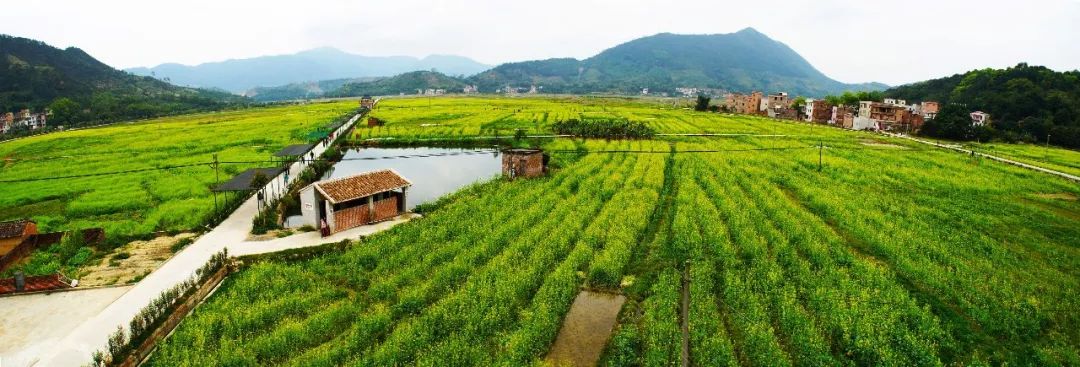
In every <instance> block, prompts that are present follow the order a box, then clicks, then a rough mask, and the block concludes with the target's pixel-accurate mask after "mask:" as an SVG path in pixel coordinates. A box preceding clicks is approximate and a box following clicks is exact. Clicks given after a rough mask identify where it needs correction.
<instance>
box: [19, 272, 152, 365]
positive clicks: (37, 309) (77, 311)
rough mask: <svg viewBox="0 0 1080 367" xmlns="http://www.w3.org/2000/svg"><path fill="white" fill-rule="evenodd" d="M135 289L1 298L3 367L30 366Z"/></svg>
mask: <svg viewBox="0 0 1080 367" xmlns="http://www.w3.org/2000/svg"><path fill="white" fill-rule="evenodd" d="M131 288H133V286H130V285H128V286H120V287H104V288H91V289H86V290H72V291H64V292H53V293H48V294H46V293H38V294H27V295H18V296H8V297H3V298H0V325H2V326H3V327H0V366H27V365H31V364H33V362H35V359H36V358H37V357H38V356H39V355H41V354H42V353H43V352H45V351H47V350H48V348H51V347H52V346H53V345H54V344H56V343H57V342H59V341H60V339H62V338H63V337H64V336H66V335H67V334H68V333H70V332H71V331H72V330H74V329H75V327H76V326H79V322H81V321H83V320H87V319H89V318H90V317H93V316H94V315H97V314H98V313H99V312H101V311H102V310H104V309H105V307H107V306H108V305H109V304H110V303H112V302H113V301H115V300H116V299H117V298H120V296H122V295H124V293H127V291H128V290H131Z"/></svg>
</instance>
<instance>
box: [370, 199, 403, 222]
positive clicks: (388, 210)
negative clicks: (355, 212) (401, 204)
mask: <svg viewBox="0 0 1080 367" xmlns="http://www.w3.org/2000/svg"><path fill="white" fill-rule="evenodd" d="M397 215H398V197H397V195H394V196H391V197H389V198H386V199H382V200H379V201H376V202H375V218H372V222H377V221H380V220H387V219H390V218H393V217H396V216H397Z"/></svg>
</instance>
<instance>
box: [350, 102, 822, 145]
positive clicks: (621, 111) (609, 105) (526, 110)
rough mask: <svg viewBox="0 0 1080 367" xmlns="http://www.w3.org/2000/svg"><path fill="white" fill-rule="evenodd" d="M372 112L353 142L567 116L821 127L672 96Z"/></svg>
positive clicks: (485, 130)
mask: <svg viewBox="0 0 1080 367" xmlns="http://www.w3.org/2000/svg"><path fill="white" fill-rule="evenodd" d="M371 115H372V116H374V117H376V118H378V119H379V120H381V121H382V122H383V123H384V124H383V125H382V126H375V127H364V128H358V129H357V130H356V132H355V134H354V136H353V139H355V140H365V139H380V138H399V139H425V138H469V137H476V136H496V135H498V136H504V137H506V136H513V135H514V133H515V132H516V131H517V130H519V129H521V130H523V131H525V132H526V134H528V135H548V134H552V133H554V132H553V130H552V129H551V125H552V124H554V123H556V122H558V121H566V120H572V119H576V120H581V121H586V122H588V121H594V120H628V121H634V122H641V123H644V124H646V125H647V126H648V127H651V128H653V129H654V130H656V132H658V133H668V134H672V133H684V134H685V133H691V134H696V133H729V134H799V135H805V134H811V133H813V132H816V131H819V130H823V128H822V127H820V126H816V127H815V126H812V125H787V124H777V123H775V122H774V121H771V120H769V119H766V118H759V117H751V116H735V115H724V114H716V113H693V112H692V111H688V110H686V109H684V108H683V106H681V105H680V106H677V107H673V106H672V103H671V101H670V100H667V101H661V100H649V99H627V98H614V97H609V98H599V97H562V98H430V99H429V98H402V99H387V100H383V101H380V102H379V106H378V108H376V109H375V110H374V111H372V114H371Z"/></svg>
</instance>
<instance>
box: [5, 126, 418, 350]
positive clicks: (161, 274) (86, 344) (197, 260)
mask: <svg viewBox="0 0 1080 367" xmlns="http://www.w3.org/2000/svg"><path fill="white" fill-rule="evenodd" d="M359 117H360V116H359V115H356V116H353V118H351V119H349V121H348V122H347V123H345V124H344V125H342V126H341V127H340V128H338V130H337V131H336V134H335V136H337V135H340V134H342V133H344V132H345V131H347V130H348V129H350V128H351V127H352V125H353V124H354V123H356V121H357V120H358V119H359ZM325 150H326V148H325V147H323V146H322V144H318V145H316V146H315V147H314V148H313V149H312V151H314V152H315V155H316V156H318V155H320V154H322V153H323V151H325ZM304 167H306V165H302V164H301V163H299V162H297V163H293V164H292V165H291V166H289V177H298V176H299V175H300V171H301V170H302V169H303V168H304ZM282 179H283V178H282V177H281V176H278V177H274V179H273V180H271V182H270V183H268V184H267V186H266V189H265V190H266V192H267V196H270V197H277V196H279V195H280V194H281V192H280V191H274V189H275V188H276V187H281V186H282V185H280V181H281V180H282ZM275 184H277V185H275ZM257 213H258V203H257V202H256V198H255V197H254V196H252V197H251V198H249V199H248V200H247V201H245V202H244V203H243V204H241V205H240V207H239V208H238V209H236V211H234V212H233V213H232V214H230V215H229V217H228V218H226V219H225V221H223V222H222V223H221V224H220V225H218V226H217V227H215V228H214V229H213V230H211V231H210V232H207V233H206V234H204V235H203V236H201V237H199V239H198V240H196V241H195V242H194V243H192V244H191V245H189V246H188V247H187V248H185V249H183V250H182V251H180V252H179V253H177V254H176V255H175V256H173V257H172V258H171V259H169V261H167V262H165V264H163V265H162V266H161V267H160V268H158V269H157V270H155V271H154V272H153V273H150V275H147V276H146V278H144V279H143V280H142V281H140V282H139V283H138V284H135V286H133V287H131V289H130V290H128V291H127V292H125V293H124V294H123V295H121V296H120V298H117V299H116V300H115V301H113V302H112V303H111V304H109V305H108V306H106V307H105V308H104V309H103V310H101V311H100V312H98V313H97V314H96V315H93V316H91V317H90V318H88V319H85V320H84V321H82V323H81V324H79V325H78V326H77V327H75V328H74V329H73V330H72V331H71V332H70V333H69V334H67V336H65V337H64V338H62V339H60V340H59V341H50V342H49V344H51V345H50V346H49V347H48V348H37V347H30V348H27V349H26V351H27V352H28V353H36V351H37V350H39V349H46V350H45V351H44V353H41V354H40V355H16V356H15V357H14V358H12V359H5V360H4V361H3V365H4V366H50V367H51V366H82V365H85V364H88V363H90V362H91V354H92V353H93V352H94V351H96V350H100V349H103V348H104V347H105V346H106V344H107V341H108V338H109V334H111V333H113V332H114V331H116V328H117V327H118V326H124V327H125V328H126V326H127V324H128V323H129V322H130V321H131V319H132V317H134V316H135V315H136V314H137V313H138V312H139V310H140V309H142V308H143V307H144V306H146V305H147V304H149V303H150V301H151V300H153V299H154V298H155V297H157V296H158V295H159V294H161V292H162V291H164V290H166V289H169V288H171V287H172V286H174V285H176V284H178V283H180V282H182V281H184V280H186V279H188V278H189V277H191V276H192V275H193V274H194V273H195V270H196V269H198V268H199V267H200V266H202V265H203V264H205V263H206V261H207V260H209V259H210V257H211V256H212V255H214V254H216V253H218V252H221V250H222V249H225V248H228V249H229V253H230V255H232V254H234V253H236V254H252V253H260V252H270V251H279V250H282V249H286V248H292V247H304V246H313V245H318V244H321V243H327V242H333V241H334V238H326V239H320V238H318V237H317V235H314V234H310V235H309V234H301V235H298V236H291V237H289V238H288V239H279V240H272V241H264V242H248V243H244V242H245V240H246V238H247V236H248V233H250V232H251V228H252V220H253V219H254V218H255V215H256V214H257ZM405 220H407V219H405ZM396 223H397V221H391V222H384V224H383V227H379V228H383V229H385V228H389V227H390V226H392V225H393V224H396ZM371 227H374V226H371ZM350 232H351V231H346V232H342V233H338V234H337V235H335V236H339V237H341V238H339V239H337V240H341V239H344V238H346V236H350V235H357V233H350ZM303 235H309V236H307V237H312V238H310V239H309V238H307V237H305V236H303ZM293 237H296V240H297V241H296V242H292V241H291V240H293ZM256 247H259V248H265V249H264V250H259V249H256ZM73 293H74V292H73ZM2 306H3V304H0V308H2Z"/></svg>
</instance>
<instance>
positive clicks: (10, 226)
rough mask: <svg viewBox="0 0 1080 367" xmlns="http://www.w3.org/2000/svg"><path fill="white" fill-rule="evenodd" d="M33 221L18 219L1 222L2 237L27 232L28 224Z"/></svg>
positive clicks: (17, 235) (0, 234)
mask: <svg viewBox="0 0 1080 367" xmlns="http://www.w3.org/2000/svg"><path fill="white" fill-rule="evenodd" d="M30 223H33V221H31V220H29V219H18V220H12V221H7V222H0V238H11V237H19V236H22V235H23V233H26V226H28V225H30Z"/></svg>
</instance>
